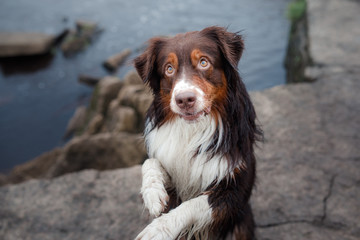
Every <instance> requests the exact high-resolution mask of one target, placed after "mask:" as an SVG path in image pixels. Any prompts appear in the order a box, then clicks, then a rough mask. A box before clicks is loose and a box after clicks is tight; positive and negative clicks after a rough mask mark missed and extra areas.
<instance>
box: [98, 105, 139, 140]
mask: <svg viewBox="0 0 360 240" xmlns="http://www.w3.org/2000/svg"><path fill="white" fill-rule="evenodd" d="M138 125H139V119H138V117H137V114H136V111H135V109H134V108H131V107H126V106H119V105H118V102H117V101H116V100H113V101H112V102H111V104H110V106H109V114H108V117H107V119H106V123H105V128H106V129H104V130H105V131H106V132H122V131H124V132H132V133H138V132H140V131H139V129H138Z"/></svg>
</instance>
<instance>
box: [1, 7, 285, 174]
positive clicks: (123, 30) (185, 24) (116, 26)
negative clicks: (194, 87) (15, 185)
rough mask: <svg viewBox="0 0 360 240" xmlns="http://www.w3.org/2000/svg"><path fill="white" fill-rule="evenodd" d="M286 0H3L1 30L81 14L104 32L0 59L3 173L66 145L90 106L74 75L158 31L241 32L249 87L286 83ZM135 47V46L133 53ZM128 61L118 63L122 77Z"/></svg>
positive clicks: (54, 23) (52, 27) (69, 21)
mask: <svg viewBox="0 0 360 240" xmlns="http://www.w3.org/2000/svg"><path fill="white" fill-rule="evenodd" d="M289 1H290V0H273V1H269V0H227V1H198V0H183V1H170V0H155V1H153V0H152V1H146V0H132V1H122V0H76V1H74V0H36V1H29V0H1V1H0V31H2V32H3V31H15V32H19V31H27V32H45V33H51V34H56V33H59V32H61V31H62V30H63V29H65V28H67V27H74V23H75V21H76V20H78V19H85V20H90V21H95V22H97V23H99V24H100V25H101V27H102V28H104V32H103V33H102V34H101V35H100V36H99V37H98V38H97V39H96V41H95V42H94V43H93V44H92V45H90V46H89V47H88V48H87V49H86V50H85V51H83V52H82V53H80V54H78V55H76V56H74V57H72V58H64V57H63V55H62V53H61V52H60V51H59V50H56V52H55V54H54V55H47V56H41V57H37V58H35V59H34V58H22V59H7V60H4V59H2V60H0V68H1V72H0V171H6V170H9V169H10V168H12V167H13V166H14V165H17V164H20V163H23V162H25V161H27V160H30V159H32V158H34V157H36V156H38V155H39V154H41V153H43V152H45V151H49V150H51V149H52V148H54V147H56V146H61V145H63V144H64V140H63V139H62V137H63V134H64V131H65V128H66V125H67V122H68V120H69V119H70V117H71V116H72V114H73V112H74V110H75V108H76V107H77V106H79V105H85V104H87V102H88V100H89V98H90V95H91V92H92V89H91V88H89V87H87V86H83V85H81V84H79V83H78V82H77V76H78V74H90V75H94V76H104V75H106V74H107V72H106V71H105V70H104V69H103V68H102V66H101V63H102V61H103V60H104V59H106V58H107V57H109V56H111V55H113V54H114V53H117V52H119V51H121V50H122V49H124V48H130V49H132V50H133V51H134V50H135V49H139V48H140V47H141V46H142V44H143V43H144V42H145V41H146V40H147V39H148V38H150V37H152V36H155V35H174V34H176V33H179V32H186V31H193V30H201V29H202V28H204V27H206V26H210V25H218V26H228V28H229V30H230V31H239V30H242V34H243V36H244V37H245V47H246V50H245V52H244V55H243V58H242V59H241V61H240V64H239V69H240V73H241V75H242V77H243V79H244V81H245V83H246V86H247V88H248V89H249V90H261V89H265V88H269V87H272V86H275V85H279V84H283V83H284V82H285V70H284V68H283V64H282V63H283V59H284V55H285V48H286V44H287V35H288V27H289V23H288V21H287V20H286V18H285V14H284V13H285V9H286V6H287V3H288V2H289ZM137 54H138V52H136V51H135V52H134V54H133V55H132V56H131V57H134V56H136V55H137ZM130 69H131V67H130V66H128V67H124V68H121V69H120V70H119V71H118V72H117V73H115V75H117V76H119V77H122V76H124V74H125V73H126V72H127V71H128V70H130Z"/></svg>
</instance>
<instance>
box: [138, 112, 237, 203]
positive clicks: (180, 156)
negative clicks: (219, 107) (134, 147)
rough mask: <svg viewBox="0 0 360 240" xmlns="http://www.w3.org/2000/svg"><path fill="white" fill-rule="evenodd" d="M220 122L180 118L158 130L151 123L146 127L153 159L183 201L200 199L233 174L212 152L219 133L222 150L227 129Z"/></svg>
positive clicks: (226, 162) (147, 141)
mask: <svg viewBox="0 0 360 240" xmlns="http://www.w3.org/2000/svg"><path fill="white" fill-rule="evenodd" d="M218 119H219V123H218V124H217V123H216V120H215V119H214V118H213V117H211V115H204V116H201V117H200V118H199V119H198V120H197V121H196V122H187V121H186V120H184V119H182V118H180V117H176V118H175V119H174V120H173V121H170V122H167V123H165V124H163V125H161V126H160V127H156V128H153V124H152V123H151V120H148V122H147V124H146V129H145V140H146V145H147V149H148V154H149V157H150V158H156V159H158V160H159V161H160V162H161V164H162V165H163V167H164V168H165V170H166V171H167V172H168V173H169V175H170V177H171V181H172V183H173V185H174V187H175V188H176V190H177V193H178V195H179V197H180V198H181V200H182V201H186V200H188V199H190V198H193V197H195V196H197V195H198V194H200V193H201V192H203V191H205V190H206V189H207V187H209V185H210V184H212V183H216V182H220V181H221V180H222V179H223V178H224V177H226V176H228V175H229V174H231V172H232V171H231V170H230V169H229V164H228V161H226V159H225V156H222V155H220V154H216V155H214V154H211V152H209V151H208V149H209V148H210V146H211V145H212V144H214V142H213V140H214V135H215V133H216V131H218V134H219V137H218V139H217V141H218V142H217V143H215V144H216V145H217V147H219V146H220V142H221V136H222V134H223V126H222V122H221V120H220V117H219V118H218ZM211 155H214V156H211ZM210 156H211V157H210Z"/></svg>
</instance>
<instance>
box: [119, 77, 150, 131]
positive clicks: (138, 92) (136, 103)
mask: <svg viewBox="0 0 360 240" xmlns="http://www.w3.org/2000/svg"><path fill="white" fill-rule="evenodd" d="M117 100H118V101H119V104H120V105H123V106H129V107H132V108H134V109H135V110H136V112H137V114H138V116H139V119H140V122H141V124H142V126H139V127H140V128H141V131H142V130H143V123H144V122H145V117H146V113H147V110H148V108H149V107H150V105H151V102H152V100H153V96H152V94H151V92H150V90H149V89H148V88H147V87H145V86H144V84H141V85H128V86H124V87H123V88H122V89H121V90H120V92H119V95H118V97H117Z"/></svg>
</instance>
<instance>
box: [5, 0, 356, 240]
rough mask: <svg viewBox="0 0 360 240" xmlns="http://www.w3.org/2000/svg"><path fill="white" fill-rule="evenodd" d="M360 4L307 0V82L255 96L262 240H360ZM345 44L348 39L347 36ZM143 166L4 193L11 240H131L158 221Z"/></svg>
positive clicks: (258, 220)
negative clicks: (145, 201)
mask: <svg viewBox="0 0 360 240" xmlns="http://www.w3.org/2000/svg"><path fill="white" fill-rule="evenodd" d="M358 12H360V3H359V2H356V1H351V0H346V1H341V2H339V1H336V0H308V10H307V14H308V27H309V32H308V34H309V43H310V45H309V52H310V55H311V57H312V59H313V66H311V67H310V68H307V69H306V70H305V71H306V74H308V75H310V76H311V77H313V78H315V79H316V81H315V82H314V83H301V84H294V85H284V86H278V87H274V88H271V89H268V90H265V91H260V92H252V93H251V98H252V99H253V102H254V105H255V108H256V111H257V114H258V118H259V121H260V122H261V124H262V126H263V130H264V132H265V142H264V144H263V145H262V146H260V148H258V149H257V150H256V151H257V152H256V153H257V156H258V182H257V187H256V190H255V192H254V195H253V197H252V204H253V209H254V214H255V219H256V225H257V233H258V238H259V239H264V240H265V239H274V240H275V239H276V240H278V239H295V240H296V239H299V240H300V239H314V240H317V239H319V240H320V239H329V240H335V239H336V240H337V239H345V240H355V239H358V236H359V234H360V225H359V222H360V219H359V216H360V209H359V207H358V199H360V177H359V174H358V173H359V169H360V149H359V148H358V146H359V145H360V136H359V135H360V114H359V111H358V108H359V106H360V98H359V97H358V93H359V91H360V81H359V78H360V70H359V69H360V54H359V51H360V43H359V42H357V41H354V39H357V38H359V36H360V29H358V28H357V25H358V23H359V21H360V16H359V14H357V13H358ZM339 36H341V38H339ZM140 184H141V177H140V166H139V165H138V166H135V167H132V168H127V169H119V170H111V171H102V172H100V171H95V170H86V171H82V172H78V173H72V174H66V175H64V176H62V177H59V178H55V179H52V180H31V181H27V182H25V183H22V184H17V185H9V186H5V187H2V188H0V215H1V216H2V221H1V222H0V224H1V225H0V236H1V237H3V239H132V238H133V237H134V236H135V235H136V234H137V233H138V232H139V231H140V230H141V229H142V228H143V227H144V226H145V225H146V224H147V223H148V221H149V220H150V219H149V218H148V217H147V214H146V213H144V214H143V211H142V205H141V201H140V198H139V196H138V193H139V189H140Z"/></svg>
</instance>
